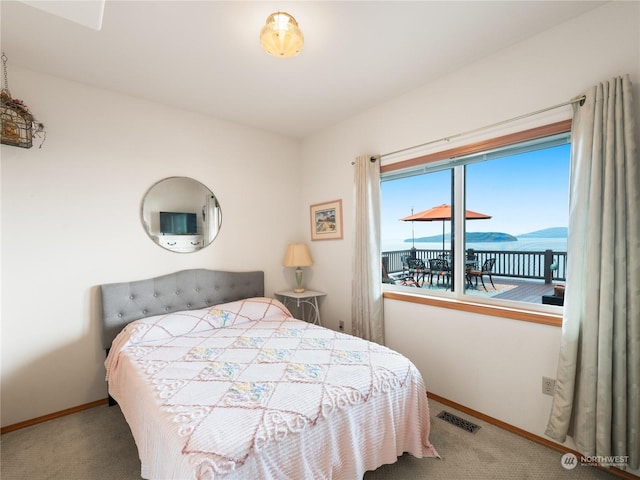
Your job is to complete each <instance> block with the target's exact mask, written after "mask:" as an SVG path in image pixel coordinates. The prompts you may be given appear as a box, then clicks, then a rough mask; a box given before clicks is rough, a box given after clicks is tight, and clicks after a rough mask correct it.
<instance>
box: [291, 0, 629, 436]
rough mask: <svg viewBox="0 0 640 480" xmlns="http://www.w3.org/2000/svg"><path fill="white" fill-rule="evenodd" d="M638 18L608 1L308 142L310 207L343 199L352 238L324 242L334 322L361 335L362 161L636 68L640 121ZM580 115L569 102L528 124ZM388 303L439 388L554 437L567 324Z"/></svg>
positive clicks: (397, 338) (393, 338) (395, 339)
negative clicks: (357, 180)
mask: <svg viewBox="0 0 640 480" xmlns="http://www.w3.org/2000/svg"><path fill="white" fill-rule="evenodd" d="M639 25H640V3H638V2H613V3H609V4H606V5H604V6H602V7H600V8H598V9H596V10H593V11H591V12H589V13H587V14H585V15H583V16H582V17H579V18H577V19H574V20H572V21H570V22H567V23H565V24H563V25H560V26H559V27H557V28H553V29H551V30H548V31H547V32H544V33H543V34H541V35H538V36H536V37H533V38H531V39H529V40H528V41H525V42H522V43H520V44H517V45H514V46H512V47H511V48H508V49H506V50H504V51H502V52H500V53H498V54H496V55H493V56H491V57H488V58H484V59H478V61H477V62H476V63H474V64H472V65H469V66H468V67H466V68H464V69H461V70H459V71H458V72H456V73H454V74H451V75H447V76H446V77H443V78H441V79H440V80H438V81H435V82H433V83H430V84H428V85H425V86H424V87H423V88H421V89H419V90H416V91H413V92H410V93H408V94H406V95H404V96H402V97H401V98H398V99H396V100H394V101H392V102H389V103H387V104H384V105H380V106H378V107H376V108H373V109H371V110H369V111H366V112H363V113H362V114H361V115H358V116H357V117H355V118H351V119H348V120H346V121H344V122H342V123H341V124H339V125H336V126H334V127H333V128H330V129H328V130H326V131H324V132H321V133H319V134H317V135H314V136H313V137H310V138H308V139H306V140H305V142H304V143H303V158H304V160H305V162H304V177H303V178H304V182H305V183H304V190H303V191H304V198H305V200H306V203H308V204H312V203H315V202H317V201H322V200H332V199H334V198H342V199H343V201H344V208H345V220H346V222H345V225H344V232H345V239H344V240H343V241H334V242H322V243H323V244H321V245H315V243H321V242H314V245H313V246H314V247H315V260H316V264H315V265H314V267H313V270H314V274H315V279H314V283H315V285H314V287H315V288H318V289H323V290H326V291H327V293H328V296H327V298H326V301H325V305H324V306H323V308H324V311H323V315H324V319H325V323H326V324H328V325H330V326H332V327H333V328H337V324H338V321H339V320H344V321H345V329H346V330H347V331H349V330H350V321H351V313H350V305H351V298H350V292H351V268H350V267H351V258H352V251H351V247H352V239H353V234H352V226H353V222H352V221H351V213H350V212H351V211H352V208H353V201H352V178H353V174H352V167H351V161H352V160H353V158H354V157H356V156H358V155H362V154H372V153H379V154H384V153H386V152H392V151H395V150H398V149H402V148H406V147H411V146H413V145H418V144H421V143H424V142H428V141H430V140H436V139H439V138H442V137H445V136H448V135H454V134H457V133H459V132H464V131H467V130H471V129H474V128H478V127H482V126H485V125H491V124H493V123H496V122H499V121H502V120H505V119H508V118H513V117H516V116H519V115H522V114H526V113H528V112H532V111H536V110H539V109H543V108H546V107H549V106H551V105H556V104H559V103H562V102H564V101H567V100H569V99H570V98H573V97H575V96H577V95H579V94H581V93H582V92H583V91H584V90H586V89H587V88H589V87H591V86H592V85H595V84H596V83H598V82H600V81H604V80H608V79H610V78H611V77H613V76H616V75H621V74H625V73H629V74H630V75H631V81H632V82H633V84H634V98H635V101H636V109H637V112H638V116H637V118H638V119H640V94H639V93H640V88H639V86H640V36H639V32H638V31H639ZM376 73H379V72H372V75H374V74H376ZM570 115H571V110H570V108H569V107H565V108H564V109H560V110H559V111H554V112H552V114H549V115H545V116H540V117H539V118H534V119H529V120H528V121H527V122H528V123H536V122H537V123H539V124H541V123H547V122H548V121H549V120H550V118H551V117H554V118H553V119H554V120H557V119H558V117H563V118H570ZM530 126H533V125H530ZM488 134H490V135H492V136H496V134H497V132H495V131H494V132H489V133H488ZM327 172H331V182H327V181H326V175H327ZM384 307H385V324H386V328H385V331H386V335H387V344H388V345H389V346H390V347H392V348H394V349H396V350H398V351H400V352H402V353H404V354H406V355H408V356H409V357H410V358H411V359H412V360H413V361H414V363H415V364H416V366H417V367H418V368H419V369H420V371H421V372H422V374H423V376H424V377H425V381H426V385H427V388H428V390H430V391H432V392H434V393H436V394H439V395H441V396H443V397H446V398H448V399H450V400H453V401H455V402H458V403H460V404H462V405H465V406H467V407H469V408H472V409H475V410H477V411H480V412H482V413H485V414H487V415H490V416H493V417H495V418H498V419H500V420H502V421H505V422H507V423H510V424H512V425H515V426H517V427H520V428H522V429H524V430H527V431H529V432H532V433H534V434H536V435H540V436H543V435H544V430H545V427H546V422H547V419H548V415H549V408H550V405H551V397H549V396H544V395H542V393H541V377H542V376H550V377H555V373H556V367H557V358H558V352H559V345H560V333H561V332H560V328H557V327H549V326H544V325H537V324H533V323H527V322H518V321H513V320H505V319H500V318H491V317H485V316H481V315H474V314H471V313H465V312H457V311H451V310H446V309H441V308H434V307H427V306H421V305H418V304H414V303H403V302H399V301H394V300H386V301H385V305H384ZM436 447H437V446H436Z"/></svg>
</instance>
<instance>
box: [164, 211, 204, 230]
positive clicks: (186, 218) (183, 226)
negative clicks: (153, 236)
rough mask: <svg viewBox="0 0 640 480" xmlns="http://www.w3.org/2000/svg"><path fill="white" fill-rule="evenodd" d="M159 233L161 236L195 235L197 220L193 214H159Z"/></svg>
mask: <svg viewBox="0 0 640 480" xmlns="http://www.w3.org/2000/svg"><path fill="white" fill-rule="evenodd" d="M160 233H162V234H163V235H195V234H197V233H198V219H197V217H196V214H195V213H185V212H160Z"/></svg>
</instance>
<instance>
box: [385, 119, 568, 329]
mask: <svg viewBox="0 0 640 480" xmlns="http://www.w3.org/2000/svg"><path fill="white" fill-rule="evenodd" d="M571 124H572V121H571V120H570V119H569V120H562V121H559V122H555V123H551V124H547V125H542V126H540V127H535V128H530V129H527V130H522V131H519V132H514V133H510V134H507V135H502V136H499V137H494V138H490V139H487V140H483V141H479V142H474V143H469V144H466V145H461V146H458V147H453V148H450V149H446V150H441V151H438V152H433V153H429V154H426V155H421V156H418V157H414V158H410V159H407V160H402V161H398V162H395V163H390V164H387V165H381V166H380V173H381V174H382V175H384V174H389V173H390V172H395V171H401V170H405V169H415V168H417V167H420V166H424V165H431V164H436V163H438V162H445V161H450V160H452V159H457V158H460V157H467V156H471V155H478V154H481V153H483V152H486V151H489V150H493V149H498V148H504V147H509V146H512V145H515V144H518V143H523V142H527V141H532V140H539V139H542V138H545V137H550V136H553V135H557V134H566V133H570V132H571ZM432 166H433V165H432ZM452 168H454V169H455V168H457V167H452ZM462 177H463V175H457V176H456V179H455V181H456V182H463V178H462ZM460 187H461V185H459V184H458V185H456V189H458V188H460ZM463 206H464V202H462V205H455V206H454V208H456V209H460V211H462V210H463ZM456 227H457V228H460V229H462V228H463V225H462V224H458V225H457V226H456ZM457 233H458V232H457ZM458 238H460V237H458ZM454 248H455V249H456V254H459V253H460V252H462V253H464V251H463V250H464V245H463V243H458V244H456V245H455V247H454ZM459 276H460V275H455V277H456V278H457V277H459ZM460 282H461V280H460ZM382 294H383V298H385V299H393V300H399V301H406V302H411V303H419V304H423V305H430V306H435V307H441V308H449V309H454V310H462V311H468V312H473V313H478V314H484V315H492V316H498V317H503V318H509V319H513V320H521V321H527V322H534V323H542V324H545V325H552V326H562V311H563V308H562V307H558V306H551V305H538V304H530V303H526V302H504V304H503V303H502V302H496V301H495V300H493V301H490V302H484V301H480V300H477V299H471V298H469V297H468V296H465V295H464V294H463V293H461V294H458V295H456V296H455V297H454V296H445V295H433V294H431V295H430V294H429V293H428V292H424V293H423V292H420V293H414V292H411V291H409V290H408V289H406V288H398V287H394V286H391V285H384V284H383V286H382Z"/></svg>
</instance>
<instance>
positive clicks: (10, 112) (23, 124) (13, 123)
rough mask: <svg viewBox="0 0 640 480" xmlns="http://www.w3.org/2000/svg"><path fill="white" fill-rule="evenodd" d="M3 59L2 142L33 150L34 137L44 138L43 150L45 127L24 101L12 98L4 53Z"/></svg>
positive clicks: (0, 131)
mask: <svg viewBox="0 0 640 480" xmlns="http://www.w3.org/2000/svg"><path fill="white" fill-rule="evenodd" d="M1 58H2V69H3V73H4V79H3V84H2V92H0V97H1V99H2V106H1V107H0V118H1V119H2V128H1V130H0V140H1V141H2V143H4V144H5V145H12V146H14V147H22V148H31V147H32V146H33V142H32V139H33V136H34V135H36V136H38V137H40V136H42V142H41V143H40V148H42V144H43V143H44V139H45V135H46V132H45V130H44V125H43V124H42V123H40V122H38V121H37V120H36V119H35V118H34V116H33V115H32V114H31V112H30V111H29V108H27V106H26V105H25V104H24V102H23V101H22V100H18V99H17V98H12V97H11V92H9V81H8V79H7V56H6V55H5V54H4V52H2V57H1Z"/></svg>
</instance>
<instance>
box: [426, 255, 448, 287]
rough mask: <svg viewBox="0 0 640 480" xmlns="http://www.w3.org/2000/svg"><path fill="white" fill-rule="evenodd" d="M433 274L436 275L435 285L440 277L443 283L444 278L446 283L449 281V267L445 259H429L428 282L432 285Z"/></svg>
mask: <svg viewBox="0 0 640 480" xmlns="http://www.w3.org/2000/svg"><path fill="white" fill-rule="evenodd" d="M434 276H435V277H436V286H437V285H438V284H439V283H440V279H441V278H442V283H443V284H444V280H445V279H446V280H447V283H450V282H451V267H450V266H449V262H448V261H447V260H444V259H442V258H431V259H429V283H430V284H431V285H433V277H434Z"/></svg>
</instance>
